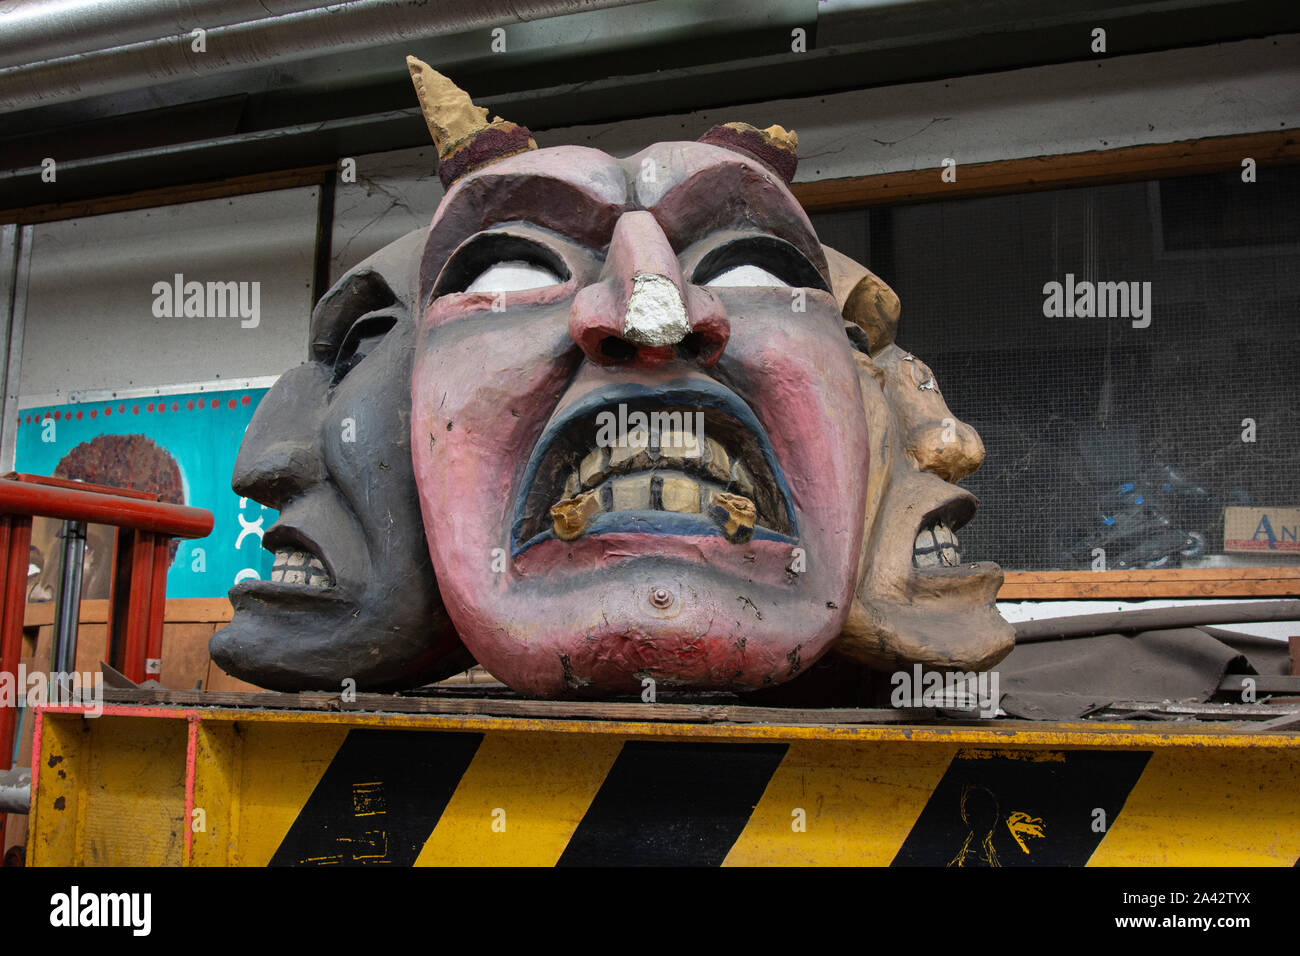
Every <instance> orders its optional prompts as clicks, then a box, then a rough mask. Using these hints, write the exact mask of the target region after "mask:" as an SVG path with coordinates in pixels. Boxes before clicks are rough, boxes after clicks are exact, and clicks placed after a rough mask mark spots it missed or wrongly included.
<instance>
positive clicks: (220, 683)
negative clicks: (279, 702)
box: [163, 627, 266, 694]
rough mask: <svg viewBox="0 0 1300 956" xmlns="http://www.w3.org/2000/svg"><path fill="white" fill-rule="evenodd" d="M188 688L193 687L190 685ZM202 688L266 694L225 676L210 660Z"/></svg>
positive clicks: (243, 682) (215, 629)
mask: <svg viewBox="0 0 1300 956" xmlns="http://www.w3.org/2000/svg"><path fill="white" fill-rule="evenodd" d="M217 630H218V629H217V628H215V627H214V628H213V632H214V633H215V632H216V631H217ZM163 660H164V661H165V660H166V658H163ZM190 686H193V685H192V684H191V685H190ZM203 687H204V689H205V690H206V691H209V692H245V693H256V694H264V693H266V691H264V690H263V689H262V688H260V687H258V686H257V685H256V684H250V683H248V681H242V680H240V679H239V678H238V677H232V676H231V675H230V674H227V673H226V672H225V671H223V670H222V669H221V668H220V667H218V666H217V662H216V661H214V660H212V658H208V673H207V677H206V679H205V680H204V681H203Z"/></svg>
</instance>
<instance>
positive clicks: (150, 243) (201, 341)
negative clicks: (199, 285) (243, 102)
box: [20, 188, 319, 405]
mask: <svg viewBox="0 0 1300 956" xmlns="http://www.w3.org/2000/svg"><path fill="white" fill-rule="evenodd" d="M318 192H319V191H318V190H317V189H315V188H310V189H307V188H304V189H290V190H281V191H278V192H271V193H261V194H257V195H252V196H237V197H233V198H230V199H213V200H208V201H204V202H196V203H186V204H183V205H175V206H164V207H160V208H156V209H145V210H137V211H132V212H122V213H113V214H109V215H103V216H92V217H88V218H85V219H69V220H64V221H60V222H51V223H42V224H38V225H36V226H34V227H33V230H34V242H33V246H32V265H31V277H30V282H29V285H28V301H27V313H26V321H25V328H24V343H23V353H22V377H21V380H20V382H21V384H20V394H21V396H22V398H21V403H22V404H24V405H35V404H47V403H52V402H61V401H66V400H67V398H68V394H69V393H70V392H76V391H85V390H97V389H115V388H123V389H130V388H140V387H148V386H159V385H170V384H176V383H189V382H206V381H212V380H215V379H247V378H254V377H259V376H265V375H278V374H279V373H281V372H283V371H285V370H286V369H288V368H291V367H292V366H294V365H298V364H299V363H301V362H302V361H303V360H304V359H305V358H306V355H307V322H308V317H309V315H310V313H311V305H312V303H311V285H312V273H313V264H314V257H315V242H316V240H315V232H316V211H317V195H318ZM177 273H180V274H182V275H183V276H184V277H185V281H186V282H188V281H190V280H197V281H200V282H208V281H235V282H248V283H253V282H256V283H259V307H260V308H259V322H258V324H257V325H256V327H249V328H244V327H243V326H242V321H241V319H240V318H239V317H227V318H216V317H205V318H197V317H192V318H176V317H172V318H159V317H157V316H155V315H154V310H153V305H154V299H155V295H154V292H153V287H154V284H155V283H157V282H168V283H172V282H173V281H174V276H175V275H176V274H177ZM250 289H251V286H250ZM249 321H251V320H249Z"/></svg>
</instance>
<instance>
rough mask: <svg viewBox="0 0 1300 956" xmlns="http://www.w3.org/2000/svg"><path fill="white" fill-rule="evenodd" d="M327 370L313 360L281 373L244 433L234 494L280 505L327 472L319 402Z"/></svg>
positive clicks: (320, 478) (279, 506) (272, 505)
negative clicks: (321, 443)
mask: <svg viewBox="0 0 1300 956" xmlns="http://www.w3.org/2000/svg"><path fill="white" fill-rule="evenodd" d="M325 374H326V373H325V371H324V370H323V368H322V367H321V366H320V365H317V364H315V363H313V364H309V365H302V366H299V367H298V368H296V369H293V370H292V371H289V372H286V373H285V374H284V375H282V376H280V380H279V381H278V382H276V383H275V387H274V388H272V389H271V390H270V391H269V392H267V394H266V397H265V398H263V399H262V402H261V404H260V405H258V407H257V411H256V413H254V415H253V420H252V421H251V422H249V423H248V430H247V431H246V432H244V441H243V444H242V445H240V446H239V455H238V456H237V457H236V459H235V471H234V474H233V475H232V477H231V480H230V486H231V488H232V489H234V491H235V493H236V494H238V495H240V496H241V497H245V498H252V499H253V500H254V501H260V502H261V503H262V504H264V505H268V506H270V507H272V508H281V507H282V506H283V505H284V503H285V502H287V501H288V500H289V499H290V498H293V497H294V496H295V495H298V494H301V493H302V492H303V491H305V490H306V489H307V488H309V487H311V486H312V485H313V484H315V483H316V482H318V481H321V480H322V479H323V478H324V477H325V463H324V459H323V456H322V454H321V448H320V427H319V407H320V406H319V404H318V403H316V402H315V401H314V397H315V396H317V395H318V394H319V392H320V391H321V385H322V384H323V382H322V379H323V376H324V375H325Z"/></svg>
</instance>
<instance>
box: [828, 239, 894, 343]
mask: <svg viewBox="0 0 1300 956" xmlns="http://www.w3.org/2000/svg"><path fill="white" fill-rule="evenodd" d="M822 251H823V252H825V253H826V264H827V265H828V266H829V267H830V272H831V291H832V292H833V293H834V294H835V302H836V303H837V304H838V305H839V307H840V314H841V315H842V316H844V321H845V322H850V323H852V324H853V325H855V326H856V327H857V328H859V329H861V330H862V331H863V332H864V333H865V334H866V337H867V341H868V343H869V345H868V348H869V349H870V354H871V355H879V354H880V352H881V350H882V349H884V348H886V347H887V346H889V345H892V344H893V342H894V337H895V336H896V335H897V333H898V315H899V312H900V311H901V308H902V305H901V303H900V302H899V301H898V296H897V295H896V294H895V293H894V290H893V289H891V288H890V287H889V286H888V284H886V282H885V281H884V280H883V279H881V278H880V277H879V276H878V275H876V274H875V273H874V272H872V271H871V270H870V269H868V268H867V267H866V266H864V265H862V264H861V263H860V262H856V261H855V260H853V259H850V258H849V257H848V256H846V255H844V253H842V252H837V251H836V250H834V249H832V248H831V247H830V246H826V245H823V246H822Z"/></svg>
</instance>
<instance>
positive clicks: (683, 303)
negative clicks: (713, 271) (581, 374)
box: [569, 210, 731, 366]
mask: <svg viewBox="0 0 1300 956" xmlns="http://www.w3.org/2000/svg"><path fill="white" fill-rule="evenodd" d="M569 334H570V335H571V336H572V337H573V340H574V341H575V342H576V343H577V344H578V346H579V347H580V348H581V349H582V350H583V352H585V353H586V354H587V356H588V357H589V358H590V359H591V360H592V361H593V362H596V363H598V364H600V365H620V364H631V365H642V366H644V365H659V364H662V363H663V362H668V361H672V360H673V359H677V358H680V359H685V360H688V361H693V362H696V363H698V364H700V365H704V366H708V365H712V364H714V363H715V362H717V361H718V359H719V358H720V357H721V356H722V350H723V349H724V348H726V345H727V338H728V337H729V336H730V334H731V327H730V324H729V323H728V321H727V314H726V311H725V310H724V309H723V308H722V303H721V302H719V301H718V300H717V299H716V298H715V297H714V296H713V295H712V294H711V293H710V292H708V291H707V290H705V289H700V288H697V287H695V286H690V285H687V284H686V283H685V282H684V281H683V280H682V275H681V270H680V268H679V267H678V265H677V256H676V254H675V253H674V252H673V248H672V244H671V243H670V242H669V241H668V237H667V236H666V235H665V234H664V231H663V229H662V228H661V227H660V226H659V223H658V222H656V221H655V218H654V216H653V215H651V214H650V213H648V212H645V211H641V210H638V211H635V212H628V213H624V214H623V215H622V216H621V217H620V218H619V221H618V223H617V224H616V225H615V227H614V235H613V237H612V238H611V240H610V247H609V256H608V257H607V259H606V263H605V271H604V273H603V275H602V276H601V279H600V281H598V282H596V283H595V284H593V285H590V286H587V287H586V288H585V289H583V290H581V291H580V292H579V293H578V295H577V296H576V297H575V298H574V302H573V310H572V312H571V313H570V316H569Z"/></svg>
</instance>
